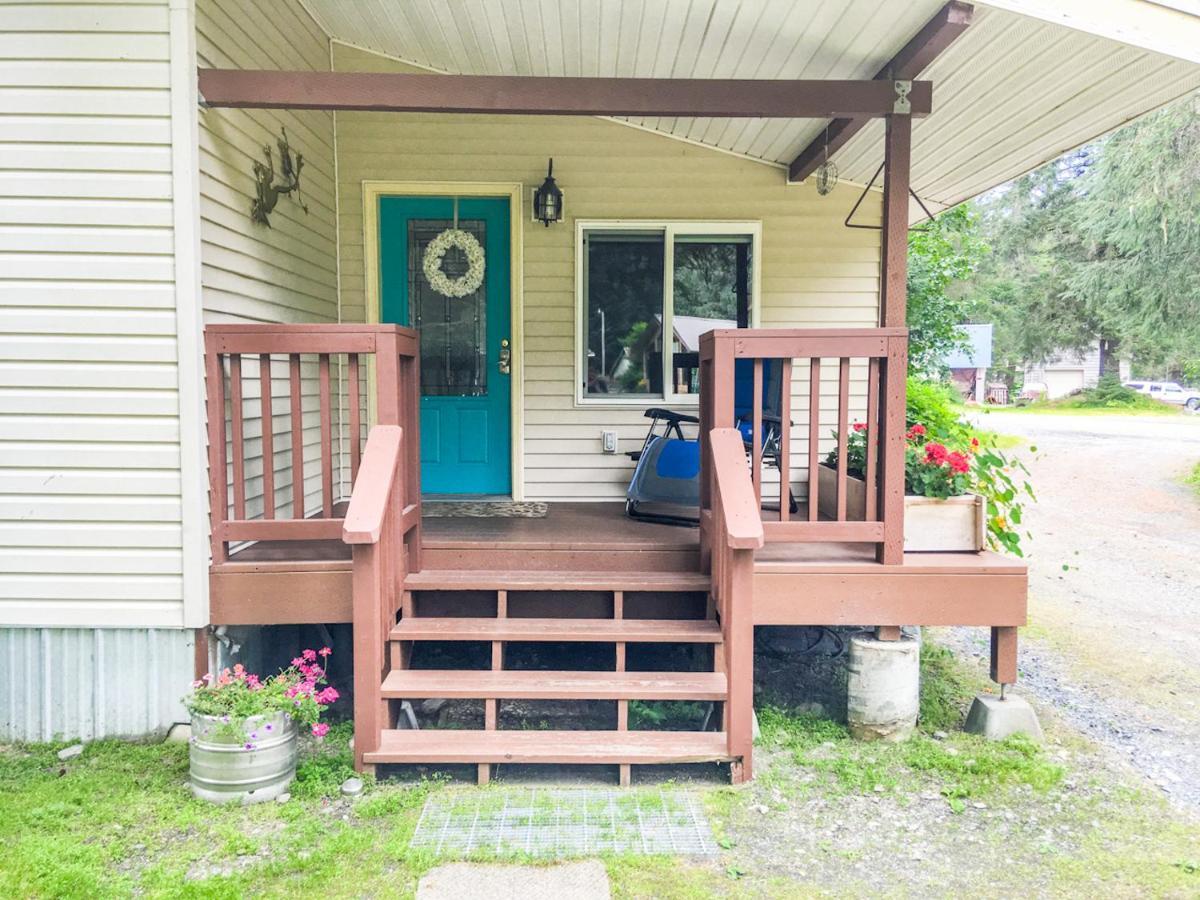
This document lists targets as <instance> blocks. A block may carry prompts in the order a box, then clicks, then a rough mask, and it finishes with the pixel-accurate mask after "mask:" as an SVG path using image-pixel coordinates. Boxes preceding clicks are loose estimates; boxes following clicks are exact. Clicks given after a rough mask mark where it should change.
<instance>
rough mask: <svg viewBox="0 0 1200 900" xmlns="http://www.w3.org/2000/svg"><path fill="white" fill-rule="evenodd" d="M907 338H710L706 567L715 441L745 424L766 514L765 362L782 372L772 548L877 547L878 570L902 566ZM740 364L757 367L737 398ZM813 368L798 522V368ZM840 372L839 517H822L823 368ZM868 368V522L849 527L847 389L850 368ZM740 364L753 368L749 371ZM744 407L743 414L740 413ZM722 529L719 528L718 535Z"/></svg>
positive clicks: (704, 403) (801, 332)
mask: <svg viewBox="0 0 1200 900" xmlns="http://www.w3.org/2000/svg"><path fill="white" fill-rule="evenodd" d="M907 356H908V332H907V330H906V329H904V328H860V329H741V330H722V331H712V332H709V333H708V334H706V335H704V336H703V337H702V338H701V341H700V440H701V482H700V503H701V510H702V514H701V554H702V557H703V559H704V560H705V561H706V562H707V560H708V559H709V558H710V554H713V553H715V552H716V550H715V541H716V535H715V533H714V534H710V533H709V531H710V530H712V529H711V528H710V522H712V521H713V519H712V516H710V515H709V514H708V511H709V510H711V508H712V504H713V499H712V498H713V490H714V479H715V477H716V471H717V470H716V467H715V463H714V460H713V456H712V453H713V451H712V446H711V441H710V437H709V435H710V432H711V431H712V429H714V428H733V427H735V426H736V424H737V420H738V419H739V418H741V419H742V420H743V422H744V423H746V424H747V425H749V426H750V427H749V428H748V429H747V431H748V432H749V434H750V435H751V440H750V442H749V443H750V446H749V448H748V454H749V456H750V472H751V481H752V484H753V503H754V506H755V508H756V509H758V510H760V513H761V511H762V510H763V502H764V500H770V499H771V498H769V497H765V496H764V494H765V493H766V491H765V488H764V484H763V456H764V446H763V436H764V427H763V425H764V419H765V417H766V413H765V412H764V382H765V380H766V377H767V376H766V366H765V363H766V361H768V360H773V361H775V362H773V363H772V365H773V366H775V365H778V366H780V367H781V369H782V372H781V375H780V378H779V380H780V383H781V385H782V389H781V390H780V396H779V397H778V398H772V402H773V404H775V407H774V408H775V409H777V410H778V420H779V421H778V424H777V425H776V427H777V429H778V443H779V447H780V452H779V453H778V468H779V492H778V497H777V499H778V505H779V513H778V516H777V517H775V518H768V519H767V521H765V522H764V523H763V532H764V537H765V540H767V541H768V542H771V541H787V542H857V543H872V544H875V545H876V548H877V551H876V552H877V558H878V559H879V561H880V562H883V563H888V564H899V563H900V562H902V560H903V554H904V521H903V520H904V443H905V438H904V430H905V420H904V411H905V376H906V371H907V365H908V359H907ZM738 360H750V361H752V362H751V363H750V365H751V366H752V367H753V370H752V371H753V383H752V388H753V389H752V391H743V394H746V395H748V396H746V397H743V398H737V397H735V392H736V389H735V383H736V378H737V363H738ZM796 360H800V361H801V364H802V365H806V366H807V369H808V410H807V413H806V418H807V421H806V422H804V423H802V426H801V427H804V428H806V430H807V438H808V453H807V456H808V460H807V470H808V503H807V510H806V511H805V512H804V514H803V515H802V517H800V518H799V520H793V519H792V515H791V511H790V509H789V500H790V499H791V498H790V491H791V483H792V478H791V442H792V429H793V423H792V415H793V410H792V391H791V387H792V381H793V373H794V371H795V361H796ZM834 360H836V365H837V396H838V400H837V425H836V431H837V448H838V465H837V470H836V496H837V500H836V515H835V516H834V517H832V519H825V520H822V519H821V518H820V512H819V507H820V502H819V501H820V487H819V478H818V472H819V466H820V465H821V453H820V442H821V438H822V434H821V429H822V425H821V383H822V379H821V376H822V373H823V371H824V366H823V362H824V361H830V362H832V361H834ZM856 360H861V361H865V363H866V370H867V371H866V404H865V411H864V412H865V415H864V416H863V417H862V419H858V421H862V422H864V423H865V426H866V465H865V471H864V473H863V474H864V481H865V483H866V492H865V493H866V504H865V506H866V510H865V515H864V516H863V519H862V520H861V521H851V520H850V519H849V517H848V511H847V502H846V498H847V491H846V482H847V465H846V445H847V440H848V437H849V434H850V428H851V426H852V422H853V421H855V419H852V418H851V415H850V386H851V378H850V371H851V364H852V361H856ZM743 365H746V364H745V363H744V364H743ZM738 400H742V401H743V403H745V409H739V410H737V411H736V412H735V404H736V403H737V402H738ZM712 527H715V526H712Z"/></svg>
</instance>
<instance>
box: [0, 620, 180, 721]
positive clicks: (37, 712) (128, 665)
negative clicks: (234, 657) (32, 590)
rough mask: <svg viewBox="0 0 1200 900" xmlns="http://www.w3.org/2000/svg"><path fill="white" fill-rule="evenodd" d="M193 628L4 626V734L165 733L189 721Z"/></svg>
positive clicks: (0, 685) (0, 695) (0, 716)
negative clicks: (187, 695)
mask: <svg viewBox="0 0 1200 900" xmlns="http://www.w3.org/2000/svg"><path fill="white" fill-rule="evenodd" d="M194 641H195V636H194V632H192V631H191V630H183V629H168V628H107V629H105V628H0V741H50V740H73V739H82V740H92V739H94V738H100V737H139V736H142V735H148V734H154V733H161V732H163V731H164V730H166V729H167V728H169V727H170V726H171V724H172V723H174V722H181V721H186V718H187V717H186V714H185V712H184V710H183V706H182V704H181V703H180V698H181V697H182V696H183V695H184V693H186V692H187V690H188V687H189V685H190V683H191V680H192V677H193V666H194V657H193V645H194Z"/></svg>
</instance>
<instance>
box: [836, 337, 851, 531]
mask: <svg viewBox="0 0 1200 900" xmlns="http://www.w3.org/2000/svg"><path fill="white" fill-rule="evenodd" d="M849 439H850V360H849V358H848V357H845V356H843V357H842V358H841V359H840V360H839V361H838V424H837V447H838V466H837V520H838V521H839V522H845V521H846V476H847V474H848V469H849V468H850V467H849V461H848V460H847V459H846V449H847V443H848V441H849Z"/></svg>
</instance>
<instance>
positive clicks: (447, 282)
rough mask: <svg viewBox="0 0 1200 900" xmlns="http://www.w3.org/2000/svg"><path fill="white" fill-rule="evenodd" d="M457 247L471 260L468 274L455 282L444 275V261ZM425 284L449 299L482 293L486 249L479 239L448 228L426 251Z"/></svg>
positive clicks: (454, 279)
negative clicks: (451, 250) (479, 291)
mask: <svg viewBox="0 0 1200 900" xmlns="http://www.w3.org/2000/svg"><path fill="white" fill-rule="evenodd" d="M451 247H457V248H458V249H459V250H461V251H462V252H463V255H464V256H466V258H467V271H466V272H464V273H463V274H462V275H460V276H459V277H458V278H451V277H449V276H448V275H447V274H446V273H445V272H443V271H442V260H443V259H444V258H445V256H446V251H447V250H449V249H450V248H451ZM421 268H422V269H423V270H424V272H425V280H426V281H428V282H429V286H430V287H431V288H433V289H434V290H435V291H437V292H438V293H439V294H441V295H443V296H445V297H466V296H469V295H470V294H473V293H475V292H476V291H477V290H479V286H480V285H481V284H483V273H484V268H485V261H484V253H483V247H482V246H480V243H479V241H478V240H477V239H476V237H475V235H473V234H471V233H470V232H467V231H463V230H462V229H460V228H447V229H446V230H445V231H443V232H441V233H440V234H439V235H438V236H437V237H435V238H434V239H433V240H432V241H430V242H429V244H428V245H427V246H426V247H425V256H424V257H423V258H422V260H421Z"/></svg>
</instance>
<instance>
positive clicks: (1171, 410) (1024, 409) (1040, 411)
mask: <svg viewBox="0 0 1200 900" xmlns="http://www.w3.org/2000/svg"><path fill="white" fill-rule="evenodd" d="M1150 402H1151V403H1153V404H1154V408H1150V407H1137V408H1129V407H1111V408H1108V407H1086V406H1059V405H1057V403H1058V401H1051V402H1049V403H1030V404H1029V405H1028V406H991V407H988V409H987V412H986V414H988V415H998V416H1003V415H1008V414H1011V413H1031V414H1033V415H1055V416H1178V415H1181V413H1180V410H1179V407H1176V406H1170V405H1169V404H1166V403H1159V402H1158V401H1157V400H1151V401H1150Z"/></svg>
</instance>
